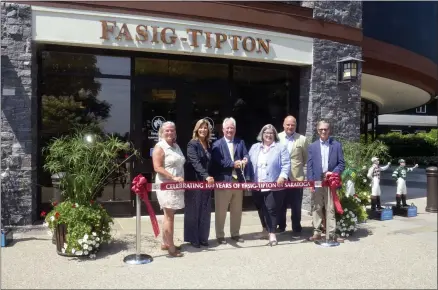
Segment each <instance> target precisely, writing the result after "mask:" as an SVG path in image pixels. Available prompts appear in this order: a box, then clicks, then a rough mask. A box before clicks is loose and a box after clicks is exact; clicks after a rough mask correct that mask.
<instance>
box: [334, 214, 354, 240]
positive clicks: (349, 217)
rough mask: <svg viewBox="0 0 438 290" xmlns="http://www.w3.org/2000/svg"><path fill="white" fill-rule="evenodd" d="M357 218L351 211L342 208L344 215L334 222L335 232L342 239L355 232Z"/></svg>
mask: <svg viewBox="0 0 438 290" xmlns="http://www.w3.org/2000/svg"><path fill="white" fill-rule="evenodd" d="M356 225H357V217H356V215H355V214H354V212H353V211H351V210H349V209H348V208H344V214H343V215H342V216H341V217H340V219H339V220H338V221H337V222H336V230H337V232H338V233H339V234H340V235H341V236H342V237H348V236H350V235H351V234H352V233H353V232H355V231H357V226H356Z"/></svg>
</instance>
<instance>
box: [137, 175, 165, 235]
mask: <svg viewBox="0 0 438 290" xmlns="http://www.w3.org/2000/svg"><path fill="white" fill-rule="evenodd" d="M147 185H148V181H147V179H146V178H145V177H144V176H143V175H141V174H139V175H137V176H136V177H135V178H134V180H132V187H131V190H132V191H133V192H134V193H135V194H137V195H138V196H139V197H140V198H141V199H142V200H143V202H144V204H145V205H146V209H147V211H148V214H149V217H150V219H151V223H152V229H153V230H154V234H155V237H158V235H159V234H160V227H159V226H158V221H157V217H156V216H155V212H154V209H153V208H152V205H151V203H150V201H149V198H148V190H147Z"/></svg>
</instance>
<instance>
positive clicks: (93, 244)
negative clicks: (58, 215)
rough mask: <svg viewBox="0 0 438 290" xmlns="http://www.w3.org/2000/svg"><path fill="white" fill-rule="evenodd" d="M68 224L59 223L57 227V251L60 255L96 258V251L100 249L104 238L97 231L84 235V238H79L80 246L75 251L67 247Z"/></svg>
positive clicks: (55, 234)
mask: <svg viewBox="0 0 438 290" xmlns="http://www.w3.org/2000/svg"><path fill="white" fill-rule="evenodd" d="M67 233H68V231H67V225H65V224H58V225H57V226H56V227H55V233H54V236H55V241H56V252H57V253H58V255H60V256H65V257H90V258H95V257H96V253H97V252H98V251H99V249H100V245H101V244H102V240H101V239H100V238H99V237H97V234H96V233H95V232H92V235H84V238H83V239H80V240H79V247H78V248H77V249H76V250H74V253H72V252H71V251H73V250H69V249H67V250H68V252H66V248H67Z"/></svg>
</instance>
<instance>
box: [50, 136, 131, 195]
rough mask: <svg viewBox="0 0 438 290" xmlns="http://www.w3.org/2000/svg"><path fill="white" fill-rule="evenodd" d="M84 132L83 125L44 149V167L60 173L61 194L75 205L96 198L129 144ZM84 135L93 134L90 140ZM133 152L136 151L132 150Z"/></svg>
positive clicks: (114, 138)
mask: <svg viewBox="0 0 438 290" xmlns="http://www.w3.org/2000/svg"><path fill="white" fill-rule="evenodd" d="M88 132H89V131H88V130H87V129H86V128H85V129H81V130H79V131H77V132H76V133H74V134H72V135H66V136H62V137H59V138H57V139H54V140H53V142H52V143H50V144H49V145H48V146H47V147H46V148H45V149H44V151H45V153H46V162H45V164H44V169H46V170H48V171H49V172H50V173H51V174H55V173H59V172H64V173H65V175H64V177H63V178H61V183H60V188H61V190H62V193H63V196H64V198H65V199H66V200H71V201H72V202H77V203H79V204H87V203H89V202H90V200H94V199H95V198H96V195H97V194H98V193H99V192H100V191H101V190H102V188H103V187H104V186H105V185H106V182H107V180H108V177H109V176H110V175H111V174H112V173H113V172H114V171H115V169H117V168H118V167H119V166H120V165H121V164H123V163H125V162H126V161H127V159H125V160H123V161H122V162H121V163H120V160H121V159H122V157H121V156H124V154H126V153H127V152H129V150H130V146H129V143H125V142H121V141H120V140H119V139H118V138H116V137H113V136H102V135H97V134H96V135H88V134H87V133H88ZM86 136H93V137H92V138H94V140H93V142H91V143H89V142H86V141H85V138H86ZM135 154H137V152H136V151H134V153H132V155H135ZM132 155H131V156H130V157H132Z"/></svg>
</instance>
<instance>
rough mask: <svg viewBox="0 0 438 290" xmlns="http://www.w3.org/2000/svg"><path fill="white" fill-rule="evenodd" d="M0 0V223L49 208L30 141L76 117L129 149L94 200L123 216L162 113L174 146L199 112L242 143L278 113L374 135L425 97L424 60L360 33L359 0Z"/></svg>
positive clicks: (301, 122)
mask: <svg viewBox="0 0 438 290" xmlns="http://www.w3.org/2000/svg"><path fill="white" fill-rule="evenodd" d="M1 5H2V42H1V45H2V63H1V73H2V85H1V91H2V128H1V139H2V159H1V169H2V223H3V224H5V225H24V224H30V223H32V222H34V221H35V220H36V219H38V216H39V212H40V211H41V210H42V209H46V208H47V207H48V206H49V204H50V199H51V198H52V196H53V191H52V182H51V178H50V175H49V174H48V173H47V172H45V171H44V170H43V165H44V156H43V153H42V148H43V147H44V146H45V145H46V144H47V142H48V141H49V140H50V139H51V138H53V137H56V136H60V135H62V134H65V133H66V132H68V131H69V130H71V128H72V127H73V126H74V125H77V124H87V123H96V124H99V125H100V126H101V127H102V129H103V130H104V131H105V132H107V133H112V134H116V135H117V136H119V137H120V138H121V139H123V140H126V141H130V142H132V143H133V144H134V146H135V147H136V148H137V149H138V150H140V151H141V153H142V157H143V159H144V160H145V161H144V162H141V163H140V162H138V163H136V165H135V166H134V165H133V164H130V165H129V168H128V169H129V172H130V176H129V178H128V179H127V180H128V181H127V183H126V182H125V181H121V180H115V181H114V182H113V183H111V184H110V185H109V186H107V188H105V190H104V193H103V195H102V197H100V202H102V204H104V205H105V206H106V207H107V208H108V209H109V210H110V212H111V213H112V214H113V215H125V216H126V215H132V214H133V209H134V208H135V207H134V198H133V195H132V194H131V192H130V189H129V188H130V186H129V180H130V178H132V177H133V176H135V175H136V174H138V173H143V174H144V175H146V176H147V177H148V178H151V177H152V175H153V170H152V164H151V156H150V152H151V148H153V145H154V143H155V142H156V141H157V130H158V128H159V126H160V124H161V123H162V122H163V121H165V120H172V121H175V122H176V124H177V131H178V143H179V144H180V145H181V147H182V148H184V147H185V144H187V142H188V141H189V139H190V136H191V132H192V129H193V125H194V123H195V122H196V121H197V120H198V119H199V118H209V119H210V120H211V123H212V124H213V128H214V135H215V138H217V137H220V133H221V123H222V120H223V118H224V117H227V116H233V117H234V118H235V119H236V120H237V135H239V136H240V137H242V138H243V139H244V140H245V142H246V144H247V146H248V147H249V146H250V145H251V144H252V143H254V142H255V136H256V135H257V133H258V131H259V130H260V128H261V127H262V126H263V125H265V124H267V123H271V124H273V125H275V126H276V127H277V128H278V129H279V130H281V129H282V122H283V119H284V117H285V116H286V115H287V114H292V115H295V116H296V117H297V120H298V132H300V133H302V134H305V135H306V136H308V137H309V138H312V139H314V138H315V137H316V132H315V125H316V122H317V121H318V120H321V119H326V120H329V121H331V122H332V124H333V130H334V135H335V136H336V137H338V138H343V139H349V140H358V139H359V136H360V134H361V133H369V134H372V135H375V128H376V127H377V125H378V119H377V116H378V115H379V114H380V113H392V112H396V111H400V110H404V109H409V108H414V107H417V106H420V105H424V104H426V103H428V102H429V101H431V100H432V98H433V97H435V96H436V95H437V92H438V88H437V81H438V77H437V66H436V63H435V62H434V61H431V60H430V59H428V58H427V57H425V56H423V55H421V53H418V52H413V51H411V50H409V48H406V47H405V48H404V47H402V46H397V45H394V44H389V43H387V42H385V41H382V40H379V39H375V38H371V37H367V36H365V35H364V19H365V18H364V16H365V14H364V7H366V2H363V3H362V2H360V1H350V2H328V1H327V2H310V1H305V2H304V1H302V2H301V1H288V2H122V1H120V2H117V1H115V2H90V3H86V2H74V1H65V2H29V3H24V2H23V3H8V2H2V4H1ZM343 61H345V62H343ZM362 61H363V62H362ZM346 72H348V73H350V74H355V75H357V77H356V78H354V77H351V78H350V75H349V74H346ZM349 78H350V79H349ZM304 207H305V208H309V198H308V197H307V198H305V201H304Z"/></svg>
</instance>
